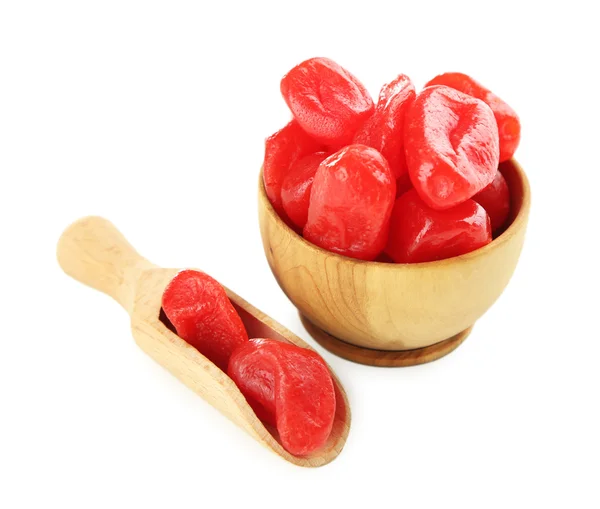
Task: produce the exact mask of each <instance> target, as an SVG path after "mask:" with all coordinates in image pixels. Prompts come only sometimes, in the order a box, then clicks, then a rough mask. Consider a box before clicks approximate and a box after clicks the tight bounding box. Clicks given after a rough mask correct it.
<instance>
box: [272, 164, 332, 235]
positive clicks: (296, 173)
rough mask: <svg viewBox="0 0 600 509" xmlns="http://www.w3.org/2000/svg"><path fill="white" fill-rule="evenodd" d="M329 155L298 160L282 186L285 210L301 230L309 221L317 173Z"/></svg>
mask: <svg viewBox="0 0 600 509" xmlns="http://www.w3.org/2000/svg"><path fill="white" fill-rule="evenodd" d="M327 155H328V154H327V152H315V153H314V154H310V155H308V156H305V157H303V158H302V159H298V160H297V161H296V162H295V163H294V164H292V166H291V168H290V171H289V172H288V174H287V176H286V177H285V178H284V180H283V185H282V186H281V201H282V203H283V209H284V210H285V212H286V214H287V215H288V217H289V218H290V219H291V220H292V222H293V223H294V224H295V225H296V226H298V227H299V228H300V229H302V228H304V225H305V224H306V220H307V219H308V205H309V203H310V191H311V189H312V183H313V180H314V178H315V173H316V172H317V168H318V167H319V165H320V164H321V163H322V162H323V160H324V159H325V158H326V157H327Z"/></svg>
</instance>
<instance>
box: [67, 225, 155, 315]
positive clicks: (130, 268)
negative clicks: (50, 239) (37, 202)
mask: <svg viewBox="0 0 600 509" xmlns="http://www.w3.org/2000/svg"><path fill="white" fill-rule="evenodd" d="M56 254H57V258H58V263H59V264H60V266H61V268H62V269H63V270H64V271H65V272H66V273H67V274H68V275H69V276H71V277H73V278H75V279H76V280H77V281H80V282H81V283H84V284H86V285H88V286H91V287H92V288H95V289H96V290H100V291H101V292H104V293H106V294H107V295H110V296H111V297H112V298H113V299H115V300H116V301H117V302H118V303H119V304H121V306H123V307H124V308H125V310H126V311H127V312H128V313H129V314H131V312H132V311H133V304H134V299H135V289H136V283H137V281H138V279H139V277H140V275H141V274H142V272H144V271H145V270H147V269H151V268H153V267H154V265H153V264H152V263H150V262H149V261H148V260H146V259H145V258H143V257H142V256H140V255H139V254H138V253H137V251H136V250H135V249H134V248H133V247H132V246H131V244H129V242H127V240H126V239H125V237H124V236H123V235H122V234H121V232H120V231H119V230H117V228H116V227H115V226H114V225H113V224H112V223H111V222H110V221H108V220H106V219H104V218H102V217H95V216H90V217H84V218H81V219H79V220H77V221H75V222H74V223H73V224H72V225H71V226H69V227H68V228H67V229H66V230H65V231H64V232H63V234H62V235H61V237H60V239H59V240H58V246H57V251H56Z"/></svg>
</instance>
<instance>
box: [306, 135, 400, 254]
mask: <svg viewBox="0 0 600 509" xmlns="http://www.w3.org/2000/svg"><path fill="white" fill-rule="evenodd" d="M395 196H396V181H395V180H394V178H393V177H392V173H391V171H390V168H389V166H388V163H387V161H386V160H385V158H384V157H383V156H382V155H381V154H380V153H379V152H377V150H375V149H374V148H370V147H367V146H365V145H349V146H347V147H345V148H343V149H342V150H340V151H338V152H336V153H335V154H333V155H331V156H329V157H328V158H327V159H325V160H324V161H323V162H322V163H321V165H320V166H319V168H318V170H317V173H316V174H315V178H314V180H313V185H312V190H311V193H310V205H309V208H308V221H307V222H306V226H305V227H304V237H305V238H306V239H307V240H308V241H310V242H312V243H313V244H316V245H317V246H320V247H322V248H323V249H328V250H329V251H334V252H336V253H339V254H342V255H345V256H350V257H352V258H359V259H362V260H373V259H375V257H376V256H377V255H378V254H379V253H380V252H381V251H382V250H383V248H384V247H385V243H386V241H387V234H388V228H389V218H390V214H391V211H392V206H393V205H394V199H395Z"/></svg>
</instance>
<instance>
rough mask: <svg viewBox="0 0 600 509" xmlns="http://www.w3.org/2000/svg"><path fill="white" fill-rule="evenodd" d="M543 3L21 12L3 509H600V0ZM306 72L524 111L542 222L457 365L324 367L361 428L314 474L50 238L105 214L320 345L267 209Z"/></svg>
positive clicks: (7, 64) (150, 250) (8, 248)
mask: <svg viewBox="0 0 600 509" xmlns="http://www.w3.org/2000/svg"><path fill="white" fill-rule="evenodd" d="M537 4H538V3H537V2H535V3H534V2H531V3H529V4H528V3H527V2H525V1H523V0H521V1H519V2H507V1H504V2H501V3H498V4H496V5H491V4H488V3H485V2H473V3H472V4H470V5H468V4H463V3H459V2H455V1H447V2H440V3H439V5H434V4H433V3H431V2H420V1H413V2H389V4H384V3H376V2H361V3H358V4H352V3H350V2H343V3H341V4H340V5H336V6H334V5H333V4H331V3H328V2H325V1H319V2H309V1H302V2H293V3H291V2H283V1H280V2H274V3H273V4H271V5H267V4H265V3H261V2H257V1H249V2H239V3H238V4H234V3H232V2H201V1H190V2H178V1H169V2H154V1H140V2H131V1H124V0H118V1H108V0H104V1H102V2H82V1H72V2H66V1H54V2H37V3H35V2H29V1H25V0H14V1H10V0H9V1H2V2H1V3H0V176H1V177H0V212H1V214H0V225H1V233H2V235H1V237H0V245H1V249H0V258H1V264H0V267H1V269H0V270H1V271H2V278H1V279H0V292H1V293H0V299H1V301H2V302H1V305H2V315H1V316H2V328H1V329H0V330H1V332H0V341H1V343H0V345H1V349H0V397H1V399H0V414H1V416H0V471H1V472H0V507H2V508H3V509H4V508H6V509H12V508H22V507H32V508H46V507H53V506H56V507H61V508H65V509H67V508H96V507H98V508H100V507H102V508H105V507H113V508H121V507H124V508H125V507H127V508H131V507H144V508H154V507H157V508H158V507H165V508H167V507H169V508H174V507H218V506H219V505H221V504H225V503H227V504H231V505H230V507H254V506H256V507H264V508H268V507H338V506H342V505H345V506H346V505H349V506H351V507H353V506H357V507H358V506H364V507H388V506H390V507H391V506H398V507H408V508H418V507H435V508H439V507H461V508H466V507H469V508H470V507H474V508H483V507H486V508H487V507H502V508H507V507H549V506H550V504H556V506H557V507H574V508H575V507H577V508H584V507H596V508H597V507H599V504H600V495H599V493H598V490H599V488H598V479H599V477H600V475H599V474H600V463H599V461H600V460H599V456H600V444H599V438H598V436H599V433H598V431H599V428H600V420H599V418H598V406H599V395H598V389H599V387H600V377H599V373H598V357H599V355H600V347H599V342H600V332H599V327H598V319H597V317H598V314H599V309H598V308H599V304H600V298H599V296H598V295H599V294H598V286H599V284H600V277H599V271H598V264H599V255H598V251H597V249H596V248H595V246H596V245H597V235H598V223H599V219H600V214H599V212H598V205H599V201H600V200H599V199H598V193H599V192H600V177H599V174H600V163H599V155H598V154H599V147H600V141H599V140H600V129H599V125H600V121H599V119H600V106H599V104H600V101H599V100H598V94H599V93H600V92H599V85H598V83H599V79H598V78H599V75H598V49H599V48H600V40H599V36H598V28H597V18H596V16H595V15H594V14H593V12H592V10H591V5H592V2H576V1H570V2H566V3H561V6H560V7H557V6H555V2H544V3H541V2H540V3H539V6H538V5H537ZM586 5H587V6H590V7H586ZM312 56H328V57H331V58H333V59H334V60H336V61H338V62H339V63H340V64H341V65H343V66H345V67H346V68H348V69H349V70H350V71H351V72H353V73H354V74H356V75H357V76H358V77H359V78H360V79H362V81H363V82H364V83H365V85H366V86H367V88H368V89H369V90H370V91H371V93H372V94H373V95H374V96H376V95H377V93H378V90H379V87H380V86H381V84H382V83H383V82H386V81H389V80H391V79H392V78H394V77H395V75H396V74H397V73H399V72H404V73H407V74H409V75H410V76H411V77H412V78H413V80H414V82H415V83H416V85H417V86H418V87H421V86H422V85H423V84H424V83H425V82H426V81H427V80H428V79H429V78H431V77H432V76H434V75H436V74H438V73H440V72H443V71H449V70H457V71H463V72H466V73H469V74H472V75H473V76H475V77H476V78H477V79H479V80H480V81H482V82H483V83H485V84H487V85H488V86H489V87H490V88H492V89H493V90H494V91H496V92H497V93H498V95H500V96H501V97H503V98H505V99H506V100H507V101H508V102H509V103H510V104H511V105H512V106H513V107H514V108H515V109H516V110H517V111H518V112H519V114H520V116H521V120H522V123H523V136H522V144H521V147H520V148H519V150H518V153H517V158H518V160H519V161H520V162H521V163H522V165H523V166H524V168H525V169H526V171H527V172H528V174H529V177H530V180H531V185H532V189H533V208H532V213H531V221H530V228H529V231H528V237H527V241H526V245H525V249H524V252H523V255H522V258H521V261H520V265H519V267H518V269H517V271H516V273H515V276H514V278H513V280H512V282H511V284H510V285H509V287H508V289H507V290H506V292H505V293H504V294H503V296H502V297H501V299H500V300H499V301H498V302H497V304H496V305H495V306H494V307H493V309H492V310H490V311H489V313H487V314H486V316H485V317H484V318H482V319H481V320H480V322H479V323H478V324H477V326H476V328H475V330H474V332H473V334H472V336H471V337H470V338H469V339H468V340H467V341H466V342H465V343H464V344H463V345H462V346H461V347H460V348H459V349H458V350H457V351H456V352H454V353H453V354H451V355H450V356H448V357H446V358H444V359H442V360H440V361H437V362H435V363H432V364H428V365H424V366H419V367H414V368H407V369H378V368H372V367H366V366H361V365H356V364H352V363H350V362H347V361H344V360H342V359H339V358H336V357H334V356H333V355H331V354H329V353H328V352H325V351H323V350H322V349H321V348H320V347H317V349H318V350H319V351H320V352H321V353H322V354H323V356H324V357H325V358H326V360H327V361H328V362H329V363H330V364H331V365H332V366H333V368H334V369H335V370H336V371H337V373H338V375H339V377H340V379H341V380H342V382H343V383H344V385H345V387H346V389H347V391H348V395H349V398H350V401H351V405H352V411H353V422H352V429H351V432H350V436H349V439H348V442H347V445H346V448H345V450H344V451H343V453H342V454H341V455H340V457H339V458H337V459H336V460H335V461H334V462H333V463H331V464H330V465H327V466H325V467H323V468H320V469H301V468H298V467H295V466H293V465H291V464H287V463H286V462H284V461H282V460H281V459H279V458H278V457H276V456H275V455H274V454H272V453H270V452H269V451H268V450H266V449H263V448H262V447H261V446H259V445H258V444H256V443H254V442H253V441H252V439H250V438H249V437H248V436H246V435H245V434H244V432H242V431H241V430H239V429H238V428H236V427H235V426H234V425H233V424H231V423H230V422H228V421H227V420H226V419H225V418H224V417H222V416H221V415H220V414H218V413H217V412H216V411H215V410H213V409H212V408H211V407H210V406H209V405H208V404H206V403H205V402H203V401H202V400H201V399H200V398H198V397H197V396H196V395H194V394H193V393H192V392H191V391H189V390H188V389H186V388H185V387H184V386H182V385H181V384H179V382H177V381H176V380H175V379H174V378H173V377H171V376H170V375H169V374H168V373H167V372H166V371H164V370H163V369H162V368H161V367H159V366H158V365H155V364H154V363H153V361H151V360H150V358H148V357H146V356H145V355H144V354H143V353H142V352H141V351H140V350H139V349H138V348H137V347H136V345H135V343H134V341H133V340H132V338H131V336H130V332H129V328H128V318H127V315H126V313H125V312H124V311H123V310H122V309H120V308H119V306H118V305H117V304H116V303H115V302H113V301H112V300H111V299H110V298H108V297H106V296H104V295H102V294H100V293H98V292H94V291H92V290H90V289H88V288H86V287H84V286H82V285H81V284H79V283H77V282H75V281H74V280H71V279H69V278H67V277H66V276H65V275H64V274H63V273H62V272H61V271H60V269H59V267H58V265H57V263H56V261H55V245H56V241H57V239H58V237H59V235H60V233H61V231H62V229H63V228H64V227H66V226H67V225H68V224H69V223H70V222H72V221H73V220H75V219H77V218H79V217H80V216H83V215H88V214H98V215H103V216H106V217H108V218H110V219H111V220H112V221H113V222H115V223H116V224H117V225H118V226H119V228H120V229H121V230H122V231H123V232H124V233H125V234H126V236H128V238H129V239H130V240H131V242H132V243H133V244H134V245H135V246H136V247H137V248H138V249H139V251H140V252H142V253H143V254H145V255H146V256H147V257H148V258H150V259H151V260H152V261H154V262H155V263H157V264H160V265H164V266H171V267H186V266H195V267H200V268H203V269H204V270H206V271H207V272H208V273H210V274H211V275H213V276H214V277H216V278H217V279H219V280H220V281H221V282H222V283H224V284H226V285H227V286H229V287H230V288H232V289H233V290H234V291H236V292H237V293H239V294H241V295H242V296H244V297H245V298H246V299H248V300H249V301H251V302H252V303H254V304H255V305H256V306H257V307H259V308H260V309H262V310H263V311H265V312H266V313H267V314H269V315H271V316H272V317H274V318H275V319H276V320H278V321H280V322H281V323H283V324H285V325H286V326H288V327H289V328H290V329H291V330H292V331H294V332H295V333H297V334H299V335H300V336H302V337H303V338H306V339H308V335H307V334H306V332H305V331H304V329H303V328H302V326H301V324H300V322H299V320H298V317H297V315H296V312H295V310H294V308H293V306H292V304H291V303H290V302H289V301H288V300H287V299H286V298H285V296H284V295H283V293H282V292H281V291H280V289H279V287H278V286H277V284H276V282H275V280H274V279H273V277H272V276H271V274H270V271H269V268H268V265H267V263H266V260H265V258H264V255H263V252H262V246H261V242H260V237H259V231H258V222H257V212H256V208H257V206H256V190H257V177H258V171H259V167H260V164H261V159H262V155H263V139H264V138H265V137H266V136H267V135H269V134H270V133H272V132H273V131H275V130H277V129H278V128H280V127H281V126H282V125H283V124H284V123H285V122H286V121H287V119H288V112H287V110H286V107H285V104H284V102H283V100H282V99H281V97H280V95H279V80H280V78H281V77H282V75H283V74H284V73H285V72H286V71H287V70H288V69H289V68H291V67H292V66H293V65H295V64H297V63H299V62H300V61H301V60H304V59H306V58H309V57H312ZM309 341H311V344H313V345H314V342H312V340H310V339H309Z"/></svg>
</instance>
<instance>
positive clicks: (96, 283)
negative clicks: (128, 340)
mask: <svg viewBox="0 0 600 509" xmlns="http://www.w3.org/2000/svg"><path fill="white" fill-rule="evenodd" d="M57 256H58V262H59V264H60V266H61V267H62V269H63V270H64V271H65V272H66V273H67V274H68V275H70V276H72V277H73V278H75V279H77V280H78V281H81V282H82V283H85V284H86V285H89V286H91V287H93V288H96V289H97V290H100V291H102V292H104V293H106V294H108V295H110V296H111V297H113V298H114V299H115V300H116V301H117V302H119V304H121V306H123V307H124V308H125V310H126V311H127V312H128V313H129V315H130V317H131V330H132V333H133V337H134V338H135V341H136V343H137V344H138V345H139V346H140V347H141V349H142V350H144V351H145V352H146V353H147V354H148V355H150V357H152V358H153V359H154V360H156V361H157V362H158V363H159V364H161V365H162V366H164V367H165V368H167V369H168V370H169V371H170V372H171V373H172V374H173V375H175V376H176V377H177V378H179V380H181V381H182V382H183V383H184V384H185V385H187V386H188V387H189V388H190V389H192V390H193V391H195V392H196V393H198V394H199V395H200V396H202V397H203V398H204V399H205V400H206V401H208V402H209V403H210V404H211V405H212V406H214V407H215V408H216V409H218V410H219V411H220V412H221V413H223V414H224V415H226V416H227V417H229V419H231V420H232V421H233V422H235V423H236V424H238V425H239V426H241V427H242V428H243V429H245V430H246V431H247V432H248V433H249V434H250V435H252V437H254V438H255V439H256V440H258V441H259V442H260V443H261V444H263V445H264V446H266V447H268V448H269V449H271V450H272V451H274V452H276V453H277V454H279V455H280V456H281V457H283V458H285V459H286V460H288V461H290V462H291V463H294V464H296V465H300V466H303V467H318V466H321V465H325V464H326V463H329V462H330V461H331V460H333V459H334V458H335V457H337V455H338V454H339V453H340V452H341V450H342V448H343V447H344V444H345V442H346V437H347V436H348V431H349V429H350V410H349V406H348V399H347V397H346V393H345V392H344V389H343V388H342V386H341V384H340V382H339V380H338V379H337V377H336V376H335V374H333V373H332V377H333V380H334V385H335V389H336V401H337V409H336V414H335V420H334V423H333V429H332V431H331V435H330V437H329V440H328V441H327V443H326V444H325V447H324V448H323V449H322V450H320V451H318V452H316V453H314V454H312V455H309V456H305V457H296V456H293V455H291V454H290V453H288V452H287V451H286V450H285V449H284V448H283V447H282V446H281V444H280V443H279V442H278V441H277V433H276V431H275V430H271V432H270V431H269V430H268V429H267V428H266V427H265V426H264V425H263V424H262V423H261V421H260V420H259V419H258V418H257V417H256V415H255V414H254V411H253V410H252V408H251V407H250V405H248V403H247V402H246V399H245V398H244V396H243V395H242V393H241V392H240V391H239V389H238V388H237V386H236V385H235V383H234V382H233V381H232V380H231V379H230V378H229V377H228V376H227V375H226V374H225V373H223V371H221V370H220V369H219V368H218V367H217V366H215V365H214V364H213V363H212V362H210V361H209V360H208V359H207V358H206V357H204V356H203V355H202V354H201V353H200V352H198V350H196V349H195V348H194V347H192V346H190V345H189V344H188V343H186V342H185V341H184V340H183V339H181V338H180V337H179V336H177V335H176V334H174V333H173V332H171V330H169V328H168V326H169V325H170V324H168V323H164V322H163V321H161V318H160V314H161V301H162V295H163V291H164V289H165V287H166V286H167V284H168V283H169V281H171V279H172V278H173V276H174V275H175V274H176V273H177V272H178V269H162V268H159V267H157V266H155V265H153V264H152V263H150V262H149V261H148V260H146V259H145V258H142V257H141V256H140V255H139V254H138V253H137V252H136V251H135V249H133V247H132V246H131V245H130V244H129V243H128V242H127V240H126V239H125V237H123V235H122V234H121V233H120V232H119V231H118V230H117V229H116V228H115V227H114V225H113V224H112V223H110V222H109V221H107V220H106V219H103V218H100V217H86V218H83V219H80V220H79V221H77V222H75V223H73V224H72V225H71V226H69V227H68V228H67V229H66V231H65V232H64V233H63V234H62V236H61V238H60V239H59V241H58V248H57ZM225 291H226V292H227V295H228V297H229V299H230V300H231V302H232V304H233V306H234V307H235V308H236V310H237V312H238V313H239V314H240V317H241V318H242V321H243V323H244V326H245V327H246V330H247V331H248V335H249V337H251V338H255V337H259V338H272V339H277V340H281V341H288V342H289V343H292V344H294V345H297V346H300V347H302V348H310V346H308V345H307V344H306V343H305V342H304V341H302V340H301V339H300V338H299V337H297V336H295V335H294V334H292V333H291V332H290V331H289V330H287V329H286V328H285V327H283V326H282V325H280V324H278V323H277V322H275V321H274V320H272V319H271V318H269V317H268V316H266V315H265V314H263V313H261V312H260V311H259V310H258V309H256V308H255V307H253V306H251V305H250V304H248V303H247V302H246V301H245V300H244V299H242V298H240V297H239V296H237V295H236V294H235V293H233V292H232V291H231V290H229V289H227V288H225ZM330 370H331V368H330Z"/></svg>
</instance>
